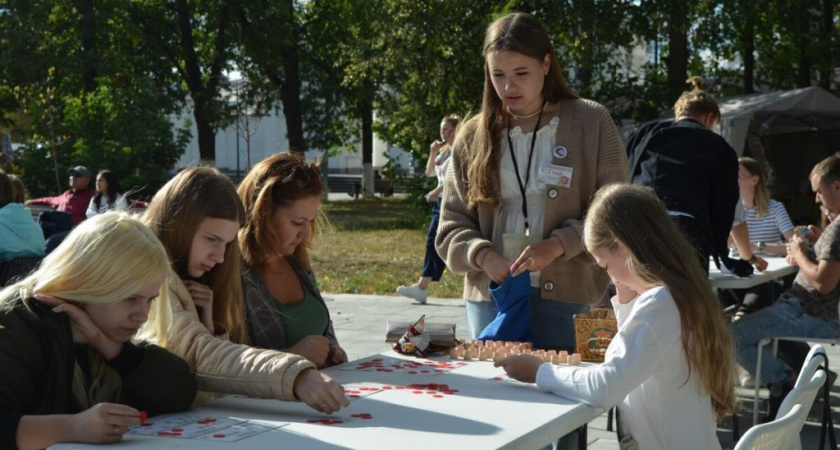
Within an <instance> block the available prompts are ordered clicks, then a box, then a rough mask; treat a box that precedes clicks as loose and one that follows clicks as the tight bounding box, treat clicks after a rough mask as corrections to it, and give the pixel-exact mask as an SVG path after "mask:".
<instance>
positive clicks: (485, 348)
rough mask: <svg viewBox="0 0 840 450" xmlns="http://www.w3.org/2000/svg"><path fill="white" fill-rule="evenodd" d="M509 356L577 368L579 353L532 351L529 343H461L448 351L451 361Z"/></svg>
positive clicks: (499, 359) (491, 359)
mask: <svg viewBox="0 0 840 450" xmlns="http://www.w3.org/2000/svg"><path fill="white" fill-rule="evenodd" d="M510 355H533V356H536V357H538V358H541V359H542V360H543V361H545V362H548V363H552V364H568V365H570V366H577V365H579V364H580V353H572V354H569V352H567V351H565V350H561V351H559V352H558V351H556V350H543V349H539V350H534V348H533V345H532V344H531V343H530V342H510V341H490V340H488V341H479V340H474V341H472V342H471V343H462V344H459V345H457V346H455V347H452V348H451V349H450V350H449V357H450V358H451V359H463V360H464V361H470V360H473V359H475V360H478V361H501V360H502V359H505V358H507V357H508V356H510Z"/></svg>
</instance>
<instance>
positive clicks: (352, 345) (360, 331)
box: [324, 294, 840, 450]
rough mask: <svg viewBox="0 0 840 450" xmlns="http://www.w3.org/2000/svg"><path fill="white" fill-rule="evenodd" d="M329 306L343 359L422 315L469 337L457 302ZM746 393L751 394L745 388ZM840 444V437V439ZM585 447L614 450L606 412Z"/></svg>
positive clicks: (379, 347) (377, 346)
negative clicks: (393, 324)
mask: <svg viewBox="0 0 840 450" xmlns="http://www.w3.org/2000/svg"><path fill="white" fill-rule="evenodd" d="M324 299H325V300H326V301H327V306H328V307H329V308H330V314H331V315H332V320H333V324H334V326H335V332H336V334H337V335H338V339H339V342H341V345H342V347H344V349H345V350H346V351H347V356H348V357H349V358H350V359H351V360H353V359H357V358H361V357H363V356H367V355H370V354H373V353H378V352H381V351H387V350H389V349H390V347H389V346H388V344H386V343H385V331H386V326H387V322H388V321H389V320H392V321H402V322H410V321H416V320H417V319H419V318H420V316H422V315H423V314H425V315H426V320H427V321H430V322H445V323H454V324H456V332H457V336H458V337H459V338H467V337H468V336H469V328H468V327H467V320H466V312H465V310H464V305H463V302H462V301H461V300H457V299H438V298H429V300H428V302H427V303H426V304H425V305H420V304H417V303H415V302H414V301H413V300H411V299H407V298H403V297H397V296H380V295H354V294H324ZM826 351H827V353H828V355H829V359H830V367H831V368H832V369H833V370H834V371H840V369H838V368H840V348H838V347H837V346H829V347H827V348H826ZM743 392H744V394H745V395H748V394H749V393H751V390H744V391H743ZM837 397H840V388H838V387H836V386H835V387H832V402H831V403H832V405H835V406H834V407H833V408H832V417H833V418H834V423H835V424H840V407H838V406H837V405H840V399H838V398H837ZM747 406H749V408H751V406H752V400H751V399H746V400H745V401H744V402H743V403H742V404H741V407H740V409H739V411H740V412H739V417H740V420H739V421H740V427H741V433H742V434H743V433H744V432H745V431H746V430H747V429H748V428H749V426H750V422H751V420H752V414H751V413H750V412H749V411H748V410H747ZM821 413H822V401H821V400H818V401H816V402H815V404H814V407H813V408H812V410H811V413H810V414H809V418H808V422H807V423H806V425H805V428H804V430H803V432H802V447H803V448H816V447H817V445H818V444H819V433H820V417H821ZM731 423H732V420H731V419H730V418H727V419H726V420H724V421H723V423H721V424H720V427H719V428H718V438H719V439H720V442H721V446H722V447H723V448H724V449H731V448H733V447H734V446H735V441H733V438H732V432H731ZM838 441H840V438H838ZM589 448H590V449H593V450H618V442H617V441H616V439H615V433H614V432H612V431H607V414H604V415H602V416H601V417H599V418H598V419H596V420H595V421H593V422H592V423H590V424H589Z"/></svg>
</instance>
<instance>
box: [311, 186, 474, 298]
mask: <svg viewBox="0 0 840 450" xmlns="http://www.w3.org/2000/svg"><path fill="white" fill-rule="evenodd" d="M323 211H324V213H325V214H326V217H327V219H328V222H329V223H328V225H327V226H326V227H324V229H322V230H321V232H320V234H319V235H318V236H316V237H315V239H314V241H315V245H314V246H313V248H312V269H313V270H314V271H315V276H316V277H317V278H318V285H319V287H320V289H321V291H323V292H332V293H354V294H385V295H396V293H395V292H394V290H395V289H396V288H397V286H399V285H401V284H411V283H414V282H416V281H417V279H418V278H419V277H420V270H421V269H422V268H423V256H424V254H425V249H426V230H427V227H428V223H427V222H426V216H425V214H424V211H423V210H421V209H420V208H418V207H416V206H414V205H412V204H411V202H409V201H408V200H405V199H401V198H387V199H382V198H374V199H363V200H350V201H339V202H326V203H324V206H323ZM462 290H463V277H461V276H455V275H453V274H452V273H450V272H449V271H447V272H445V273H444V274H443V277H442V278H441V281H440V282H439V283H432V285H431V286H430V287H429V295H430V296H432V297H442V298H461V292H462Z"/></svg>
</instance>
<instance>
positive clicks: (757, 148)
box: [716, 86, 840, 223]
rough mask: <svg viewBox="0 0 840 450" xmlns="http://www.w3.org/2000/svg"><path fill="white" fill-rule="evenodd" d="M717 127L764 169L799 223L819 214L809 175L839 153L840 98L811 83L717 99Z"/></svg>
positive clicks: (810, 219) (772, 185)
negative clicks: (719, 119) (816, 165)
mask: <svg viewBox="0 0 840 450" xmlns="http://www.w3.org/2000/svg"><path fill="white" fill-rule="evenodd" d="M718 105H719V106H720V112H721V121H720V125H719V130H716V131H718V132H719V133H720V134H721V135H722V136H723V137H724V138H725V139H726V140H727V142H729V144H730V145H732V147H733V148H734V149H735V151H736V152H738V155H739V156H742V155H743V156H750V157H753V158H755V159H757V160H758V161H759V162H760V163H761V164H762V165H763V166H764V167H765V172H766V174H767V176H768V181H769V185H770V187H771V190H772V191H773V194H774V197H776V198H777V199H778V200H781V201H783V202H784V203H785V205H786V206H787V209H788V212H789V213H790V216H791V218H792V219H793V220H794V221H795V222H797V223H805V222H811V223H813V221H815V220H816V219H817V218H818V217H819V213H818V210H817V208H816V205H815V203H814V200H813V193H812V192H811V185H810V182H809V180H808V176H809V174H810V173H811V169H812V168H813V167H814V165H815V164H816V163H818V162H819V161H821V160H823V159H825V158H826V157H827V156H829V155H830V154H832V153H835V152H840V98H838V97H837V96H835V95H834V94H831V93H829V92H827V91H825V90H823V89H822V88H819V87H816V86H813V87H808V88H803V89H795V90H791V91H781V92H769V93H763V94H752V95H743V96H738V97H730V98H723V99H719V100H718Z"/></svg>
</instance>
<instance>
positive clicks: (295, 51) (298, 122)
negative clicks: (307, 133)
mask: <svg viewBox="0 0 840 450" xmlns="http://www.w3.org/2000/svg"><path fill="white" fill-rule="evenodd" d="M288 6H289V17H294V16H295V2H293V1H290V2H289V5H288ZM292 39H293V42H292V45H291V46H290V47H289V50H288V51H287V52H286V58H284V61H283V76H284V79H283V80H282V83H280V84H279V87H280V100H281V101H282V102H283V116H285V118H286V136H287V137H288V139H289V151H290V152H293V153H300V154H304V153H305V152H306V141H305V140H304V139H303V113H302V112H301V106H300V48H299V47H300V45H299V39H298V34H297V32H295V31H294V28H293V31H292ZM279 81H280V80H277V82H279ZM275 84H277V83H275Z"/></svg>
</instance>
